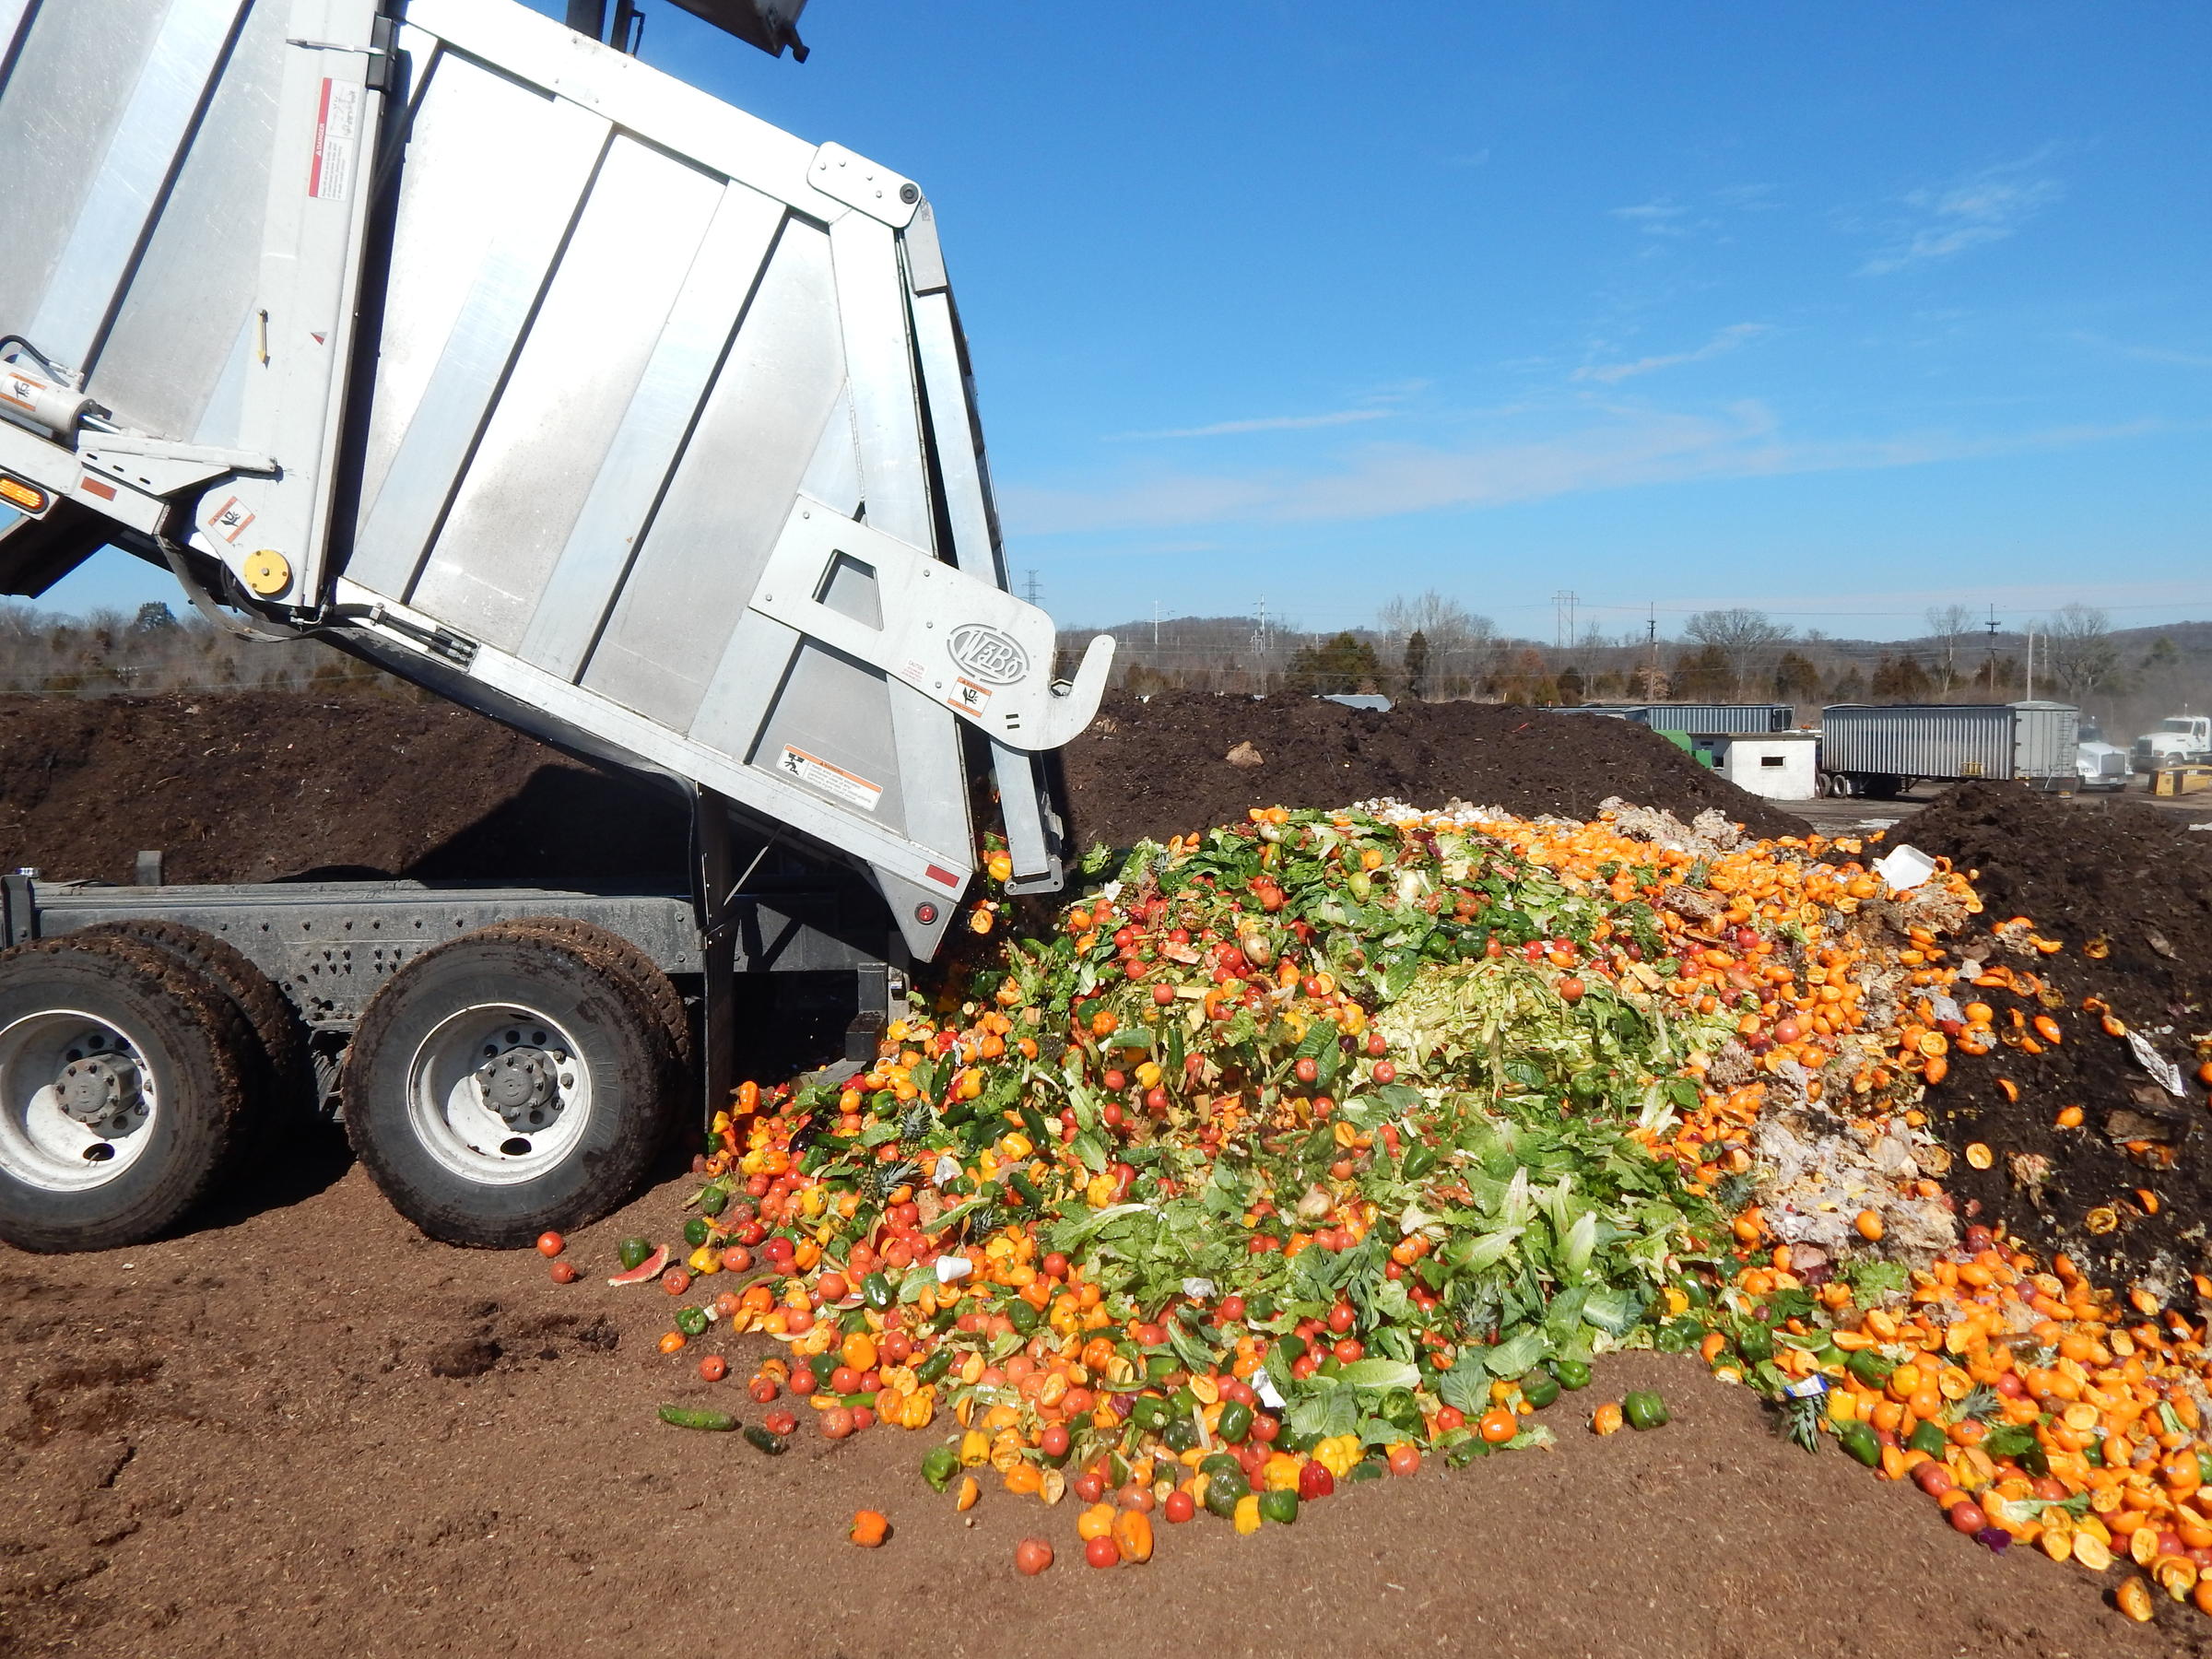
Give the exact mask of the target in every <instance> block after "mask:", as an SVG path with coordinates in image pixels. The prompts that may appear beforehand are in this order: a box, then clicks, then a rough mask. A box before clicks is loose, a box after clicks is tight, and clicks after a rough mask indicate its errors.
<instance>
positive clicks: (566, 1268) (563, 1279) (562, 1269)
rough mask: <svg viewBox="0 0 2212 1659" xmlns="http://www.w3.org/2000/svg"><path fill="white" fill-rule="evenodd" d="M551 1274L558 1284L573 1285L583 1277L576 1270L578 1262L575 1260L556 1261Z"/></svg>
mask: <svg viewBox="0 0 2212 1659" xmlns="http://www.w3.org/2000/svg"><path fill="white" fill-rule="evenodd" d="M551 1274H552V1279H553V1282H554V1283H555V1284H557V1285H572V1284H574V1283H575V1282H576V1281H577V1280H578V1279H580V1278H582V1277H583V1275H582V1274H581V1273H579V1272H577V1271H576V1264H575V1263H573V1262H556V1263H554V1264H553V1266H552V1269H551Z"/></svg>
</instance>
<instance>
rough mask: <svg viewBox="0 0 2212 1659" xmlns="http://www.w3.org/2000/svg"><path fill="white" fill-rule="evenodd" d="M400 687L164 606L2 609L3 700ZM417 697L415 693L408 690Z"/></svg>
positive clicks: (353, 664)
mask: <svg viewBox="0 0 2212 1659" xmlns="http://www.w3.org/2000/svg"><path fill="white" fill-rule="evenodd" d="M345 687H362V688H370V687H377V688H384V689H389V690H401V689H404V688H403V687H402V684H401V682H399V681H397V680H394V679H393V678H392V677H390V676H388V675H385V674H382V673H380V672H379V671H377V670H376V669H373V668H371V667H370V666H369V665H366V664H364V663H360V662H358V661H356V660H355V659H354V658H352V657H349V656H347V655H345V654H344V653H341V652H337V651H334V650H333V649H331V647H329V646H328V645H324V644H318V643H316V642H314V641H256V640H241V639H239V638H238V637H236V636H235V635H232V634H229V633H226V632H224V631H223V630H222V629H218V628H215V627H213V626H212V625H210V624H209V623H207V622H206V621H204V620H202V619H201V618H199V617H197V616H186V617H183V618H179V617H177V616H176V615H175V614H173V613H172V612H171V610H170V608H169V606H166V605H159V604H154V605H144V606H139V608H138V610H137V611H136V613H135V614H129V615H126V614H125V613H124V612H122V611H113V610H96V611H93V612H91V613H90V614H88V615H87V616H83V617H65V616H57V615H53V614H51V613H48V612H43V611H40V610H36V609H34V608H33V607H31V606H28V605H19V604H13V603H0V694H16V695H31V696H40V695H55V694H60V695H65V696H75V697H101V696H111V697H112V696H119V695H130V694H153V693H159V692H167V691H206V692H219V691H242V690H249V689H251V690H306V689H310V688H312V689H315V690H331V689H336V688H345ZM410 694H411V693H410Z"/></svg>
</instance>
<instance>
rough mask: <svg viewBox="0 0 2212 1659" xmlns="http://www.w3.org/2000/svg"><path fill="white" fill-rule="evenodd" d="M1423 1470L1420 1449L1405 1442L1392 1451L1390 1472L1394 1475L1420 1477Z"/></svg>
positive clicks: (1394, 1447)
mask: <svg viewBox="0 0 2212 1659" xmlns="http://www.w3.org/2000/svg"><path fill="white" fill-rule="evenodd" d="M1420 1468H1421V1453H1420V1451H1419V1449H1418V1448H1417V1447H1414V1446H1410V1445H1406V1444H1405V1443H1403V1442H1401V1443H1399V1444H1398V1445H1395V1446H1393V1447H1392V1448H1391V1449H1390V1472H1391V1473H1392V1474H1393V1475H1418V1474H1419V1473H1420Z"/></svg>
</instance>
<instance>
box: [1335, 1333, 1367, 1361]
mask: <svg viewBox="0 0 2212 1659" xmlns="http://www.w3.org/2000/svg"><path fill="white" fill-rule="evenodd" d="M1329 1352H1330V1353H1332V1354H1334V1355H1335V1356H1336V1359H1337V1360H1338V1362H1339V1363H1341V1364H1344V1365H1350V1364H1352V1363H1354V1362H1355V1361H1357V1360H1360V1359H1366V1358H1367V1344H1366V1343H1364V1342H1362V1341H1360V1340H1359V1337H1357V1336H1339V1337H1338V1338H1337V1339H1336V1340H1335V1343H1334V1344H1333V1345H1332V1346H1331V1347H1330V1348H1329Z"/></svg>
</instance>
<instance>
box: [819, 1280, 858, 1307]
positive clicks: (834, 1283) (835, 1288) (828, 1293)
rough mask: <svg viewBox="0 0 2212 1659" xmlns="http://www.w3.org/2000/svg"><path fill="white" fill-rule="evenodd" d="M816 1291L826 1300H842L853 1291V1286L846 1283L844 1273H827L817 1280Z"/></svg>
mask: <svg viewBox="0 0 2212 1659" xmlns="http://www.w3.org/2000/svg"><path fill="white" fill-rule="evenodd" d="M814 1293H815V1294H816V1295H817V1296H818V1297H820V1298H821V1299H822V1300H824V1301H825V1302H841V1301H843V1300H845V1298H846V1297H848V1296H850V1295H851V1294H852V1293H853V1288H852V1287H851V1286H850V1285H848V1284H846V1283H845V1276H844V1275H843V1274H841V1273H825V1274H823V1275H822V1277H820V1278H819V1279H818V1280H817V1281H816V1283H815V1287H814Z"/></svg>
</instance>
